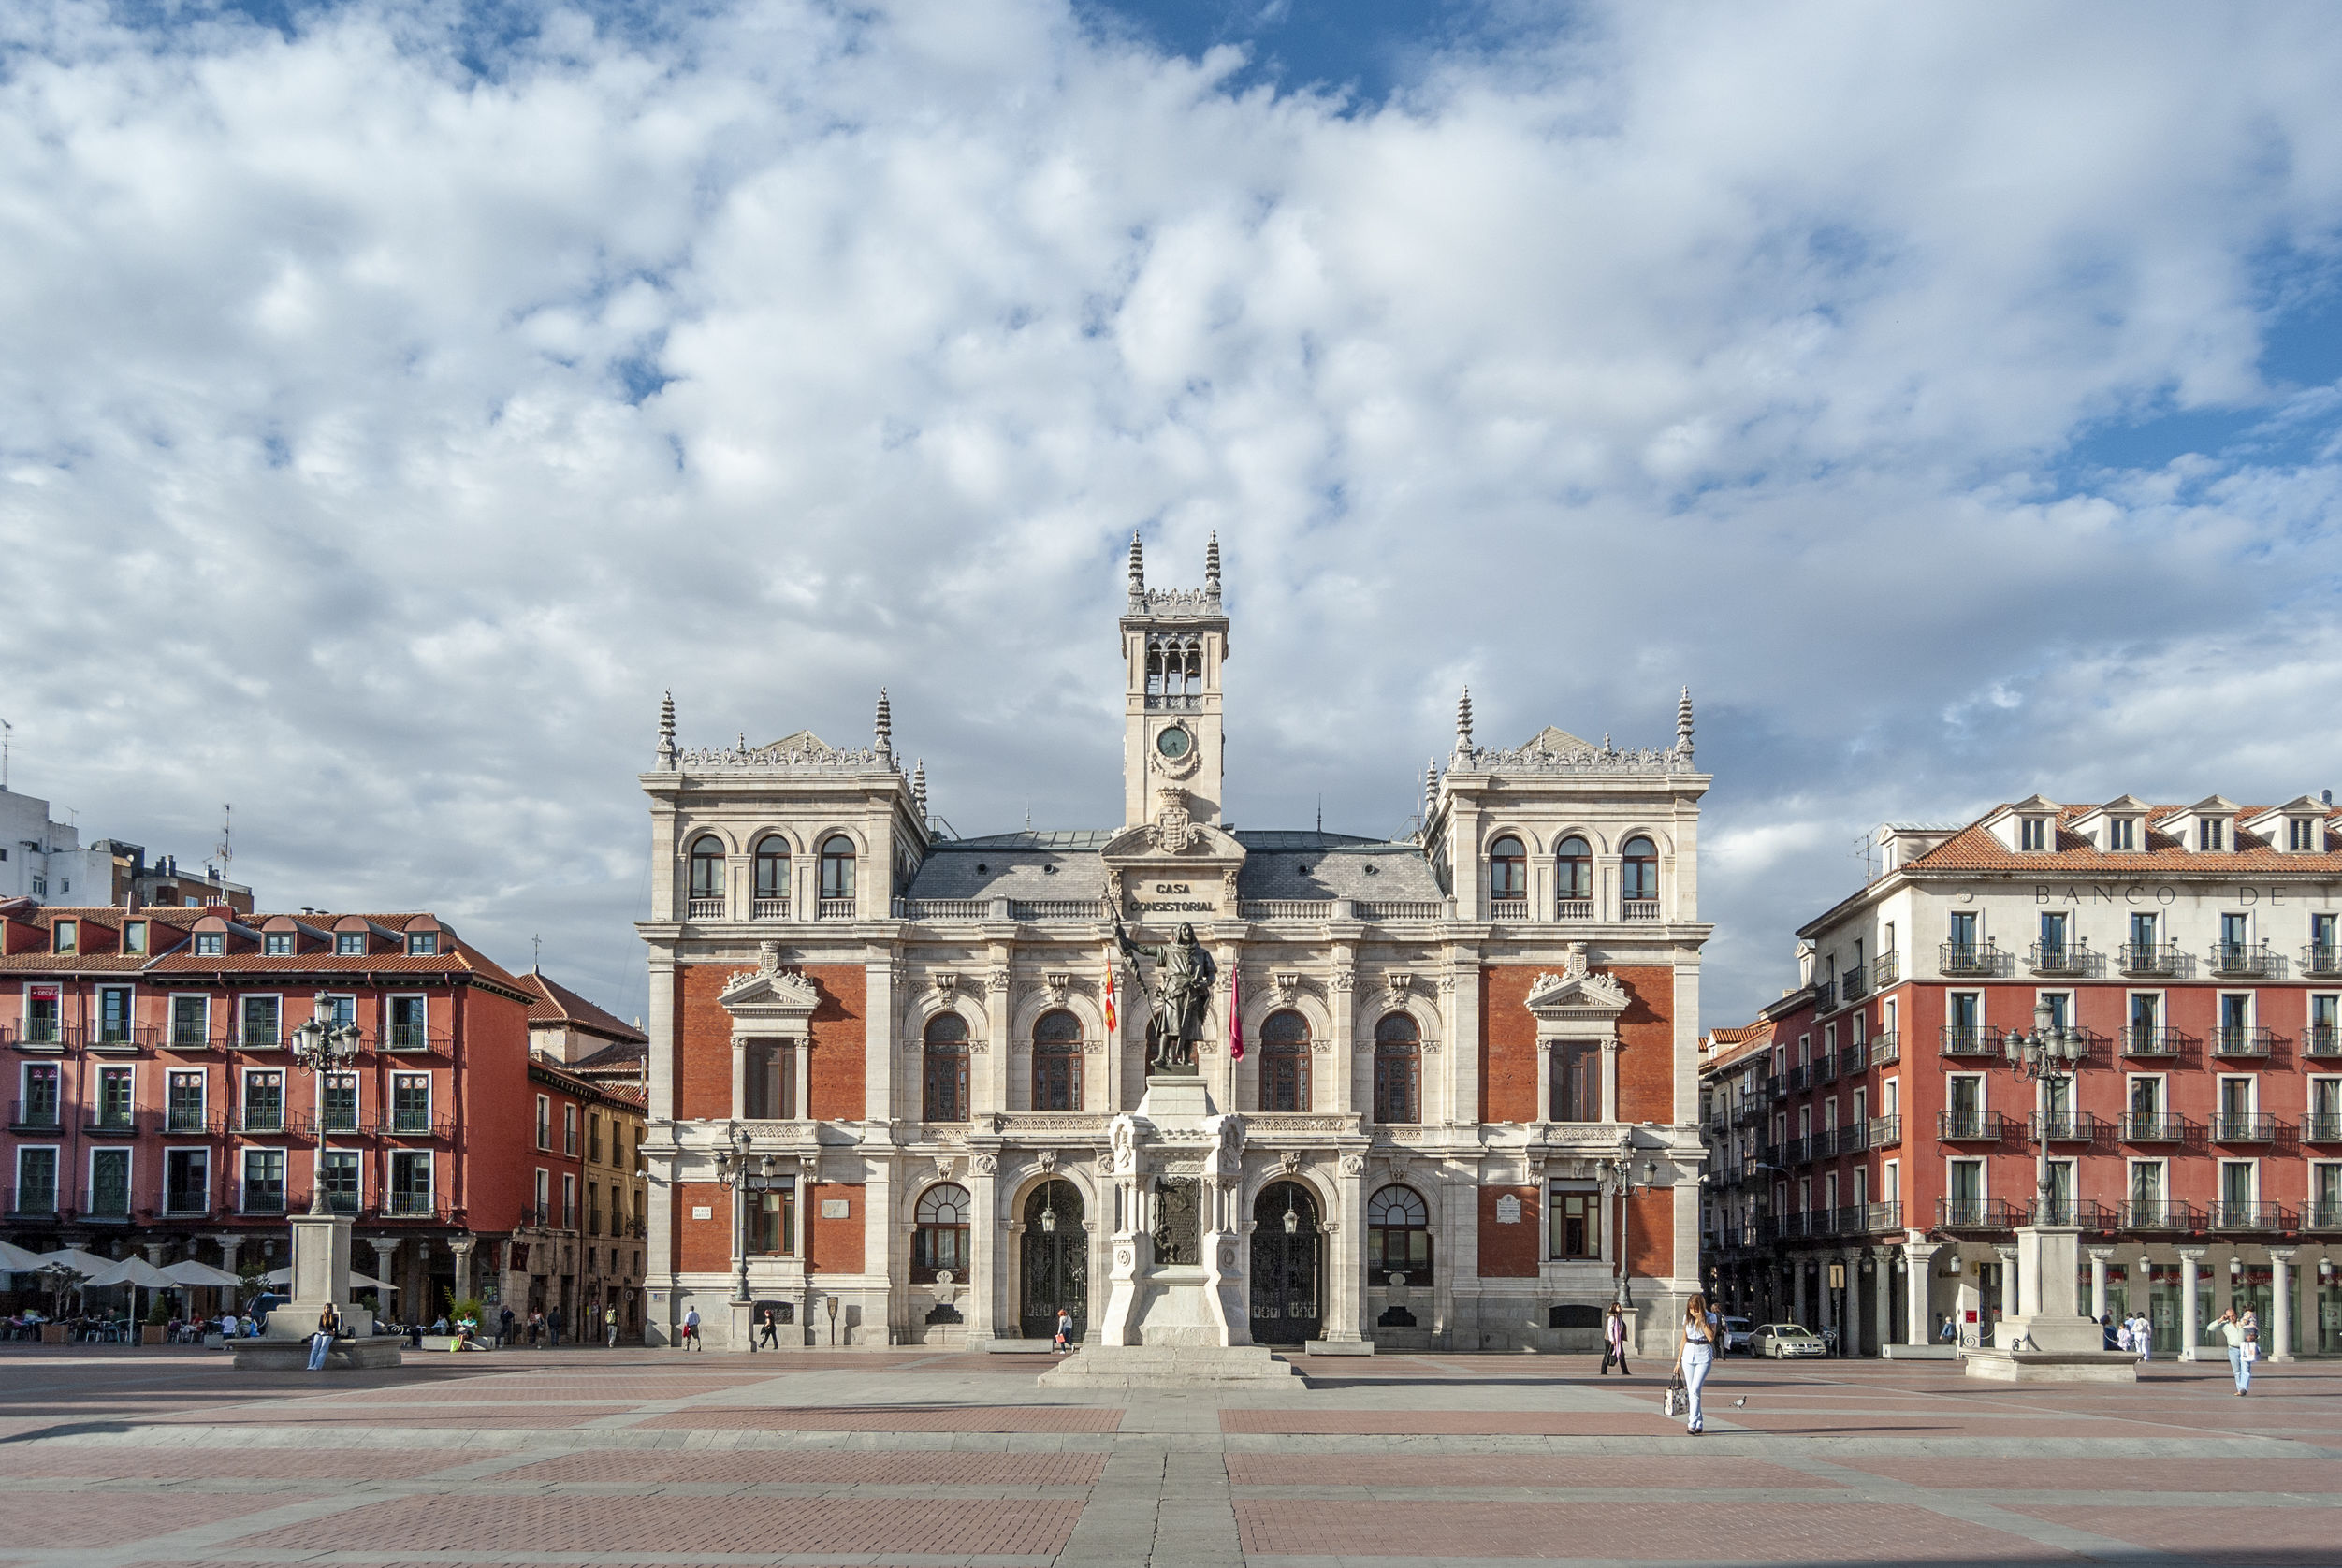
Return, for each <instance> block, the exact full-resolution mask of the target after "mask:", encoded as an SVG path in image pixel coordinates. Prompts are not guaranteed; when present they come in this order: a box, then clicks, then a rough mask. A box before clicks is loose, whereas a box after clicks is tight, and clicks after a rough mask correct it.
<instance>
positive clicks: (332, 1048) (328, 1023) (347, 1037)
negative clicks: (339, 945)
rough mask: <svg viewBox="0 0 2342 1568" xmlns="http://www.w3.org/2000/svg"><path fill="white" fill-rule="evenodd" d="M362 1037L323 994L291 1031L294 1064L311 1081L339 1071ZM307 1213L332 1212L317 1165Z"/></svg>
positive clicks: (352, 1057) (353, 1058) (321, 1169)
mask: <svg viewBox="0 0 2342 1568" xmlns="http://www.w3.org/2000/svg"><path fill="white" fill-rule="evenodd" d="M364 1039H365V1036H364V1035H363V1033H362V1032H361V1031H360V1030H359V1029H358V1026H357V1024H356V1023H355V1022H354V1021H348V1020H344V1019H342V1017H340V1016H339V1015H338V1014H337V1013H336V1012H335V1010H334V1006H333V998H332V997H330V996H328V995H326V994H325V993H324V992H322V991H320V992H318V993H317V995H316V996H315V998H314V999H313V1003H312V1006H311V1011H310V1015H309V1018H308V1021H307V1022H305V1023H302V1024H297V1025H296V1026H295V1027H294V1029H293V1046H292V1053H293V1065H294V1066H295V1067H298V1068H300V1069H301V1070H302V1071H303V1072H305V1073H307V1074H309V1075H310V1076H311V1077H312V1078H315V1077H318V1076H320V1075H321V1074H325V1073H329V1072H340V1071H342V1069H344V1068H346V1067H349V1066H350V1065H351V1064H352V1063H354V1062H356V1060H357V1051H358V1046H359V1045H360V1044H361V1043H363V1041H364ZM309 1187H310V1197H309V1212H311V1213H313V1214H325V1213H330V1212H332V1210H331V1209H329V1208H328V1207H327V1203H326V1183H325V1167H324V1164H323V1163H322V1162H320V1164H319V1166H318V1168H317V1172H316V1174H315V1175H314V1176H313V1177H312V1179H311V1181H310V1183H309Z"/></svg>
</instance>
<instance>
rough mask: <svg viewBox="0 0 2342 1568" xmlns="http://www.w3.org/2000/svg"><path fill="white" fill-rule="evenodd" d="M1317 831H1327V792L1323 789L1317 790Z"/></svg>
mask: <svg viewBox="0 0 2342 1568" xmlns="http://www.w3.org/2000/svg"><path fill="white" fill-rule="evenodd" d="M1317 831H1318V832H1319V833H1323V832H1325V831H1326V792H1325V791H1323V790H1320V791H1317Z"/></svg>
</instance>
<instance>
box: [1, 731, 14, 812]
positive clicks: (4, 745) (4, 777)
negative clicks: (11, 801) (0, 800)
mask: <svg viewBox="0 0 2342 1568" xmlns="http://www.w3.org/2000/svg"><path fill="white" fill-rule="evenodd" d="M15 733H16V726H15V725H13V724H11V723H9V722H8V721H7V719H0V795H5V794H7V792H8V737H9V736H11V735H13V734H15Z"/></svg>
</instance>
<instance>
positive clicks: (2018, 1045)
mask: <svg viewBox="0 0 2342 1568" xmlns="http://www.w3.org/2000/svg"><path fill="white" fill-rule="evenodd" d="M2000 1049H2001V1053H2002V1054H2003V1055H2004V1056H2005V1057H2006V1058H2007V1059H2008V1064H2009V1068H2010V1070H2011V1071H2012V1072H2014V1073H2015V1075H2016V1081H2017V1082H2019V1083H2038V1084H2040V1085H2041V1090H2042V1094H2041V1131H2042V1136H2041V1137H2040V1138H2039V1139H2037V1140H2035V1147H2036V1148H2037V1149H2038V1150H2039V1153H2037V1154H2035V1155H2034V1156H2033V1213H2032V1217H2033V1219H2034V1220H2035V1221H2036V1222H2037V1223H2038V1222H2039V1221H2040V1220H2041V1219H2042V1217H2043V1216H2044V1215H2046V1216H2048V1217H2049V1218H2050V1220H2051V1221H2052V1223H2054V1224H2058V1225H2072V1224H2073V1223H2074V1222H2075V1220H2076V1218H2077V1217H2078V1205H2077V1203H2076V1201H2075V1199H2076V1195H2075V1194H2073V1193H2071V1192H2069V1193H2066V1194H2064V1195H2063V1196H2062V1198H2060V1196H2059V1195H2058V1194H2057V1193H2056V1192H2054V1191H2052V1190H2051V1184H2050V1180H2049V1140H2050V1138H2051V1136H2052V1135H2053V1134H2054V1133H2055V1132H2056V1130H2057V1127H2058V1125H2059V1124H2060V1123H2062V1122H2064V1121H2067V1120H2070V1119H2071V1118H2072V1117H2073V1098H2074V1096H2073V1081H2074V1078H2075V1077H2076V1075H2077V1074H2079V1072H2080V1071H2081V1067H2082V1064H2083V1062H2084V1061H2085V1060H2087V1058H2088V1056H2089V1053H2090V1047H2089V1040H2088V1038H2087V1037H2086V1036H2084V1034H2083V1033H2082V1031H2081V1030H2079V1029H2077V1028H2075V1027H2073V1024H2060V1023H2059V1022H2058V1015H2057V1011H2056V1009H2053V1008H2052V1007H2050V1005H2049V1002H2048V1000H2047V998H2045V997H2044V999H2043V1000H2042V1001H2041V1002H2040V1003H2039V1004H2038V1005H2036V1006H2035V1007H2034V1009H2033V1032H2032V1033H2031V1034H2026V1033H2024V1032H2023V1031H2022V1030H2017V1029H2011V1030H2010V1031H2009V1033H2008V1036H2007V1038H2005V1039H2003V1040H2002V1041H2001V1042H2000Z"/></svg>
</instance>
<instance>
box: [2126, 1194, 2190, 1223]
mask: <svg viewBox="0 0 2342 1568" xmlns="http://www.w3.org/2000/svg"><path fill="white" fill-rule="evenodd" d="M2196 1218H2197V1216H2196V1212H2195V1211H2194V1210H2193V1209H2190V1208H2189V1207H2188V1206H2187V1205H2186V1204H2185V1203H2173V1202H2170V1201H2167V1200H2166V1199H2163V1198H2132V1199H2131V1200H2130V1201H2129V1202H2127V1203H2125V1204H2124V1205H2123V1206H2122V1227H2123V1228H2124V1229H2125V1230H2193V1229H2195V1228H2196Z"/></svg>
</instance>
